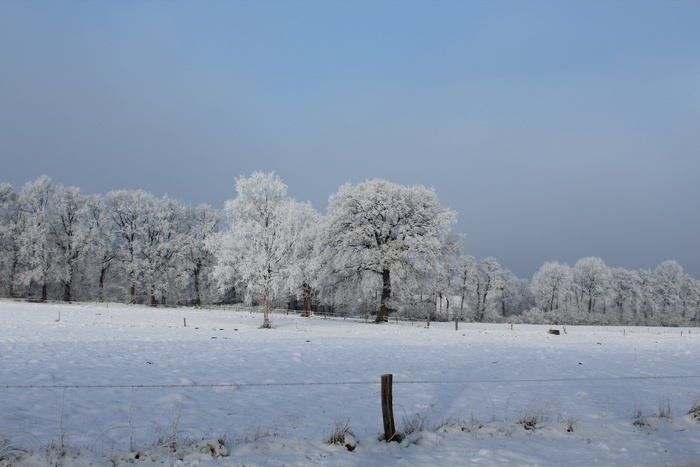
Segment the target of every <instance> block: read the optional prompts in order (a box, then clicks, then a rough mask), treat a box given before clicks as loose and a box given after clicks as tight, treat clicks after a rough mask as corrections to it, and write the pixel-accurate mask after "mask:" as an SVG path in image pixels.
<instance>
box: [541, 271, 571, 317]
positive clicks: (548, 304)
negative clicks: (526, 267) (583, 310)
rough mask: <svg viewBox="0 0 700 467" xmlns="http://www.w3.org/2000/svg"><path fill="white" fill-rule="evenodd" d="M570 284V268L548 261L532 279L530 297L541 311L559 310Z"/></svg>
mask: <svg viewBox="0 0 700 467" xmlns="http://www.w3.org/2000/svg"><path fill="white" fill-rule="evenodd" d="M571 283H572V274H571V268H570V267H569V265H567V264H562V263H558V262H556V261H549V262H547V263H544V265H542V267H541V268H540V269H539V270H538V271H537V272H536V273H535V275H534V276H533V277H532V284H531V288H532V295H533V298H534V300H535V305H536V306H537V307H538V308H539V309H540V310H542V311H545V312H551V311H554V310H557V309H559V308H560V307H561V306H562V305H563V304H564V303H565V301H566V298H567V294H568V293H569V290H570V287H571Z"/></svg>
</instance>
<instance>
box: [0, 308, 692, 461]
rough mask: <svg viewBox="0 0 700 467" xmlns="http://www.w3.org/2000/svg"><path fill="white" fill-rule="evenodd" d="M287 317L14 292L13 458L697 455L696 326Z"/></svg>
mask: <svg viewBox="0 0 700 467" xmlns="http://www.w3.org/2000/svg"><path fill="white" fill-rule="evenodd" d="M59 315H60V319H59ZM272 319H273V326H274V329H271V330H264V329H258V326H259V325H260V324H261V322H262V316H261V315H260V314H258V313H250V312H247V311H230V310H229V311H227V310H214V311H210V310H194V309H152V308H146V307H130V306H125V305H114V304H110V305H105V304H84V305H80V304H73V305H56V304H30V303H20V302H14V301H0V360H1V362H2V363H1V365H0V465H36V466H44V465H104V464H108V465H111V464H126V463H128V462H137V463H139V465H148V464H161V463H165V464H167V465H171V464H172V465H203V466H206V465H211V466H219V465H275V466H276V465H328V466H344V465H345V466H347V465H363V466H390V465H402V466H412V465H416V466H425V465H444V466H453V465H472V464H476V465H539V466H547V465H551V466H554V465H587V466H591V465H596V466H599V465H635V466H638V465H668V464H671V465H673V464H680V465H684V466H690V465H700V423H698V422H697V421H695V420H694V419H693V417H692V416H691V415H688V411H689V410H690V409H691V407H693V405H694V403H696V402H697V398H698V396H700V329H678V328H632V327H627V328H602V327H567V328H566V333H564V329H563V328H561V327H559V328H557V329H559V330H561V331H562V334H561V335H552V334H549V333H547V331H548V329H549V327H545V326H525V325H515V326H514V327H513V328H511V327H510V326H509V325H505V324H498V325H491V324H461V325H460V329H459V331H455V329H454V324H451V323H433V324H432V325H431V326H430V328H426V327H425V324H424V323H413V324H412V323H401V324H396V323H391V324H388V325H375V324H370V323H363V322H356V321H351V320H347V321H343V320H331V319H322V318H320V317H314V318H302V317H298V316H293V315H290V316H285V315H281V314H274V315H273V316H272ZM184 320H186V322H187V326H186V327H185V326H184V324H185V323H184ZM385 373H391V374H393V375H394V376H393V378H394V386H393V397H394V415H395V418H396V426H397V430H398V431H402V430H404V425H405V424H406V423H405V422H409V423H408V425H411V426H413V427H414V428H415V427H421V426H422V428H423V430H422V431H414V432H413V433H409V434H407V435H406V437H405V439H404V440H403V441H402V442H400V443H397V442H392V443H385V442H382V441H379V440H378V437H379V435H380V433H381V432H382V430H383V428H382V416H381V404H380V384H379V382H380V377H381V375H382V374H385ZM298 383H314V384H304V385H302V384H298ZM316 383H318V384H316ZM325 383H333V384H325ZM18 386H19V387H18ZM66 386H67V387H66ZM85 386H91V387H85ZM115 386H116V387H115ZM139 386H140V387H139ZM669 412H670V413H669ZM338 421H340V422H342V423H343V424H345V423H347V424H348V425H349V428H350V430H351V431H352V432H353V433H354V438H356V440H357V441H358V443H359V444H358V445H357V447H356V448H355V449H354V451H352V452H351V451H348V450H347V449H346V448H345V447H344V446H341V445H329V444H326V443H325V440H326V439H327V438H329V437H330V435H331V434H332V431H333V428H334V425H335V424H336V422H338ZM531 425H534V426H531ZM526 428H531V429H526Z"/></svg>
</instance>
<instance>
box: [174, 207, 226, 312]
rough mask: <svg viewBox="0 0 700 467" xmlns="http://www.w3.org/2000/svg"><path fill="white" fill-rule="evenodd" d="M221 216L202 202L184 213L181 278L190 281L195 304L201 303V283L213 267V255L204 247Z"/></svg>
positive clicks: (216, 227) (218, 224) (221, 220)
mask: <svg viewBox="0 0 700 467" xmlns="http://www.w3.org/2000/svg"><path fill="white" fill-rule="evenodd" d="M222 222H223V216H222V215H221V213H220V212H219V211H217V210H215V209H214V208H212V207H211V206H209V205H206V204H202V205H200V206H197V207H196V208H194V209H192V208H189V209H187V210H186V213H185V224H186V229H187V230H186V233H185V234H184V235H183V242H182V245H181V249H180V257H181V259H182V268H183V272H184V274H183V276H182V280H183V281H185V282H190V281H191V283H192V290H193V293H194V297H193V303H194V305H195V306H200V305H201V304H202V284H203V282H204V281H205V280H207V276H208V274H209V270H210V269H211V268H212V267H213V263H214V256H213V255H212V253H211V251H209V250H207V249H206V248H205V244H206V242H207V241H209V239H210V238H211V237H212V236H213V235H214V234H215V233H216V232H218V231H219V228H220V226H221V223H222Z"/></svg>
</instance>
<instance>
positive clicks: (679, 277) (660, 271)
mask: <svg viewBox="0 0 700 467" xmlns="http://www.w3.org/2000/svg"><path fill="white" fill-rule="evenodd" d="M684 285H685V273H684V272H683V267H682V266H681V265H680V264H678V262H676V261H673V260H669V261H664V262H663V263H661V264H660V265H659V266H657V267H656V269H654V275H653V278H652V283H651V286H652V294H653V295H652V296H653V300H654V302H655V304H656V310H657V314H658V316H657V319H658V320H659V322H660V324H662V325H664V326H672V325H678V324H681V323H680V318H681V316H680V315H681V313H682V299H681V295H682V293H683V286H684Z"/></svg>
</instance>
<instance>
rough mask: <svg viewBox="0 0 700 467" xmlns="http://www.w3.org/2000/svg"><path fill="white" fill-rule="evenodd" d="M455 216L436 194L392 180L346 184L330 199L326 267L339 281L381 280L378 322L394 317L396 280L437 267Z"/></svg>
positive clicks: (325, 234) (326, 236) (326, 235)
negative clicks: (391, 311)
mask: <svg viewBox="0 0 700 467" xmlns="http://www.w3.org/2000/svg"><path fill="white" fill-rule="evenodd" d="M455 221H456V215H455V213H454V212H453V211H451V210H449V209H445V208H443V207H442V206H440V202H439V201H438V198H437V196H436V195H435V192H434V191H433V190H429V189H427V188H424V187H422V186H414V187H405V186H401V185H396V184H393V183H390V182H388V181H386V180H378V179H375V180H371V181H367V182H365V183H360V184H358V185H351V184H349V183H348V184H345V185H343V186H342V187H340V189H339V190H338V192H337V193H336V194H334V195H332V196H331V197H330V199H329V207H328V214H327V219H326V226H325V232H324V238H325V242H324V243H325V245H324V249H323V260H322V263H323V264H325V265H327V266H328V267H329V268H330V269H331V271H330V272H331V273H332V274H329V276H330V275H332V276H334V277H338V278H339V279H338V280H344V279H352V280H357V279H358V278H359V279H361V280H362V279H363V278H364V276H365V275H367V274H369V275H370V276H374V278H372V277H370V278H369V280H370V281H371V280H372V279H374V280H375V283H378V282H379V281H376V279H377V278H379V279H380V281H381V282H380V284H381V293H380V297H381V298H380V303H379V312H378V314H377V318H376V322H385V321H387V320H388V316H389V302H390V300H391V297H392V277H394V275H395V274H397V273H399V272H400V274H401V276H402V277H404V276H410V275H414V276H415V274H416V273H417V272H419V271H421V270H425V269H426V268H431V267H433V266H434V265H435V264H436V263H437V262H438V261H439V258H440V256H441V253H442V252H443V251H444V248H443V247H444V244H445V240H446V238H447V234H448V233H449V230H450V228H451V226H452V224H454V223H455Z"/></svg>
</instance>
